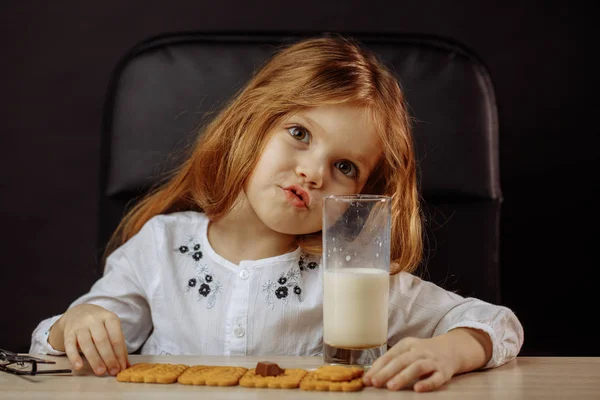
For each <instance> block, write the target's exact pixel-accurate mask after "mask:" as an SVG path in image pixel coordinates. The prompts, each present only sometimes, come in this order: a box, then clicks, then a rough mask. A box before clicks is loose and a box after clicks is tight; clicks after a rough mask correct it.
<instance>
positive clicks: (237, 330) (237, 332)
mask: <svg viewBox="0 0 600 400" xmlns="http://www.w3.org/2000/svg"><path fill="white" fill-rule="evenodd" d="M233 334H234V335H235V336H237V337H242V336H244V335H245V334H246V331H245V330H244V328H242V327H241V326H236V327H235V329H234V330H233Z"/></svg>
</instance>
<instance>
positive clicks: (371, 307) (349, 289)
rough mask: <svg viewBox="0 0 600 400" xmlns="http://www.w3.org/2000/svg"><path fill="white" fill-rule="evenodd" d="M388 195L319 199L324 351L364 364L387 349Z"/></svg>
mask: <svg viewBox="0 0 600 400" xmlns="http://www.w3.org/2000/svg"><path fill="white" fill-rule="evenodd" d="M390 231H391V197H389V196H380V195H367V194H360V195H348V196H336V195H334V196H328V197H326V198H325V199H324V203H323V356H324V361H325V363H328V364H345V365H359V366H363V367H369V366H370V365H371V364H372V363H373V362H374V361H375V360H376V359H377V358H378V357H380V356H381V355H383V354H384V353H385V351H386V350H387V333H388V295H389V294H388V292H389V282H390V281H389V272H390Z"/></svg>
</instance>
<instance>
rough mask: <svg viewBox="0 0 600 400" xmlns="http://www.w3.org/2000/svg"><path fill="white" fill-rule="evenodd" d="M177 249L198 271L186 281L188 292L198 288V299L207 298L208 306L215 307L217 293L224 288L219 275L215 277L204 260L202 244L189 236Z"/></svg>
mask: <svg viewBox="0 0 600 400" xmlns="http://www.w3.org/2000/svg"><path fill="white" fill-rule="evenodd" d="M175 250H176V251H177V252H178V253H179V254H181V255H183V256H184V257H185V259H186V260H190V261H192V263H193V268H194V269H195V272H196V273H195V277H193V278H189V279H188V280H187V281H186V284H185V291H186V292H188V291H190V289H192V288H197V289H198V290H196V300H197V301H201V300H203V299H206V308H212V307H214V305H215V303H216V299H217V294H219V293H220V292H221V290H222V285H221V283H220V282H219V281H218V279H217V277H215V275H214V273H213V271H211V270H209V268H208V265H207V264H206V262H204V261H202V257H203V254H202V251H201V250H202V246H201V244H200V243H199V242H198V241H196V240H195V239H194V238H193V237H188V238H187V239H186V244H183V245H181V246H178V247H177V248H176V249H175ZM188 257H189V258H188ZM186 268H187V267H186Z"/></svg>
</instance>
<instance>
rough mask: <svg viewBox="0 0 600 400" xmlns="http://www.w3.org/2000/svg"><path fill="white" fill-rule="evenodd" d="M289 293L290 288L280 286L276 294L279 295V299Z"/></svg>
mask: <svg viewBox="0 0 600 400" xmlns="http://www.w3.org/2000/svg"><path fill="white" fill-rule="evenodd" d="M287 295H288V288H286V287H285V286H280V287H279V288H278V289H277V290H276V291H275V296H277V298H278V299H283V298H284V297H287Z"/></svg>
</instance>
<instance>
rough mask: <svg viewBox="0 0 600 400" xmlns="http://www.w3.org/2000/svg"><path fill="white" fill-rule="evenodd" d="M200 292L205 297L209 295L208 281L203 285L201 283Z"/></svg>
mask: <svg viewBox="0 0 600 400" xmlns="http://www.w3.org/2000/svg"><path fill="white" fill-rule="evenodd" d="M198 293H199V294H200V295H202V296H204V297H206V296H208V294H209V293H210V286H208V284H206V283H203V284H202V285H200V289H198Z"/></svg>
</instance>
